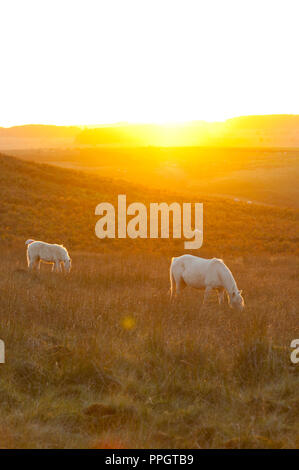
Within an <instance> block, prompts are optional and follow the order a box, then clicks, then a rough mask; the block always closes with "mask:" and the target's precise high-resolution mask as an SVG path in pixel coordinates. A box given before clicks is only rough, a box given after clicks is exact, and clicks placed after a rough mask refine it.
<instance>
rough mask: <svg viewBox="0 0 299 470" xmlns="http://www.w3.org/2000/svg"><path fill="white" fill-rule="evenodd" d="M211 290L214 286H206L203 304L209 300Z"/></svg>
mask: <svg viewBox="0 0 299 470" xmlns="http://www.w3.org/2000/svg"><path fill="white" fill-rule="evenodd" d="M211 290H212V287H206V289H205V295H204V296H203V301H202V305H205V304H206V303H207V300H208V297H209V295H210V293H211Z"/></svg>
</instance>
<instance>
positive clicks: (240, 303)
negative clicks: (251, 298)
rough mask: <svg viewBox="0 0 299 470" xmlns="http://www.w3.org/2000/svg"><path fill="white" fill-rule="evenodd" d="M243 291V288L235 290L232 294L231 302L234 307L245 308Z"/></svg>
mask: <svg viewBox="0 0 299 470" xmlns="http://www.w3.org/2000/svg"><path fill="white" fill-rule="evenodd" d="M241 294H242V291H241V290H235V291H234V292H233V293H232V294H231V295H230V303H231V306H232V307H233V308H235V309H236V310H243V308H244V306H245V304H244V299H243V297H242V295H241Z"/></svg>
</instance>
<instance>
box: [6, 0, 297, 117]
mask: <svg viewBox="0 0 299 470" xmlns="http://www.w3.org/2000/svg"><path fill="white" fill-rule="evenodd" d="M298 18H299V1H298V0H294V1H290V0H282V1H276V0H269V1H268V0H258V1H255V0H248V1H247V0H236V1H234V0H220V1H215V0H206V1H202V0H197V1H192V0H181V1H176V0H157V1H156V0H134V1H133V0H94V1H92V0H82V1H81V0H80V1H79V0H58V1H56V0H26V1H25V0H19V1H18V0H6V1H2V2H1V3H0V44H1V56H0V57H1V61H0V67H1V70H0V125H2V126H10V125H15V124H24V123H54V124H92V123H105V122H106V123H110V122H117V121H131V122H163V121H183V120H193V119H207V120H223V119H225V118H227V117H233V116H238V115H245V114H270V113H272V114H273V113H294V114H295V113H298V114H299V93H298V89H299V73H298V72H299V65H298V64H299V60H298V57H299V27H298Z"/></svg>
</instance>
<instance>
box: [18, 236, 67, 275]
mask: <svg viewBox="0 0 299 470" xmlns="http://www.w3.org/2000/svg"><path fill="white" fill-rule="evenodd" d="M25 245H27V262H28V268H29V269H34V268H37V269H40V263H41V262H42V263H47V264H52V265H53V267H52V271H54V269H55V270H56V272H61V270H62V269H61V267H62V266H63V269H64V270H65V271H66V272H68V273H69V272H70V270H71V265H72V260H71V258H70V256H69V254H68V252H67V249H66V248H65V247H64V246H62V245H56V244H52V243H45V242H41V241H35V240H32V239H29V240H27V241H26V242H25Z"/></svg>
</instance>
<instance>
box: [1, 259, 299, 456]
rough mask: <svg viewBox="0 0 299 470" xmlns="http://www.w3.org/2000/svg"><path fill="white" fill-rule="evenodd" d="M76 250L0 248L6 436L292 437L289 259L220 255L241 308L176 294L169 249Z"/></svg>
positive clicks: (294, 386) (26, 442) (273, 444)
mask: <svg viewBox="0 0 299 470" xmlns="http://www.w3.org/2000/svg"><path fill="white" fill-rule="evenodd" d="M73 260H74V269H73V271H72V273H71V274H70V275H69V276H67V277H64V276H63V275H59V274H58V275H55V274H53V273H51V272H49V268H48V267H46V266H44V267H43V269H42V271H41V272H40V273H39V274H37V273H29V272H27V270H26V269H25V260H24V253H23V252H21V251H20V252H15V251H8V252H7V253H6V256H4V257H3V258H2V268H1V272H0V293H1V295H0V311H1V330H0V331H1V337H2V339H4V341H5V344H6V364H5V365H1V384H0V398H1V400H0V402H1V404H0V406H1V410H2V411H1V416H2V420H1V429H0V431H1V447H8V448H13V447H20V448H28V447H34V448H36V447H41V448H49V447H51V448H60V447H62V448H77V447H79V448H81V447H93V448H94V447H98V448H107V447H108V448H109V447H119V448H123V447H125V448H144V447H145V448H155V447H158V448H159V447H165V448H199V447H200V448H218V447H220V448H222V447H224V448H227V447H229V448H232V447H233V448H286V447H288V448H289V447H291V448H292V447H296V446H298V444H299V441H298V437H299V436H298V430H297V424H298V409H299V407H298V405H299V402H298V377H299V376H298V370H299V369H298V366H296V365H292V364H291V362H290V352H291V350H290V343H291V340H292V339H293V338H295V337H296V336H297V337H298V333H299V331H298V319H297V311H296V306H297V304H298V290H296V274H297V269H298V268H297V264H296V260H294V259H293V258H292V257H291V256H287V257H284V256H281V257H277V258H271V257H268V258H266V257H253V258H252V259H250V260H247V261H246V263H245V262H244V261H243V260H242V259H240V258H236V257H231V258H228V259H226V262H227V263H228V264H229V266H230V267H231V269H232V271H233V273H234V274H235V275H236V278H237V280H238V284H239V285H240V286H241V287H242V288H243V289H244V297H245V301H246V304H247V307H246V310H245V311H244V312H242V313H238V312H235V311H233V310H231V309H229V308H225V309H224V310H220V308H219V306H218V304H217V300H216V296H215V298H212V299H211V301H210V305H208V306H207V307H206V308H205V309H201V308H200V303H201V300H202V297H201V294H200V293H199V292H197V291H192V290H190V291H188V290H185V292H184V293H183V294H182V296H181V298H180V299H178V301H177V303H175V304H174V305H170V303H169V297H168V288H169V285H168V267H169V259H168V257H166V256H162V255H161V256H157V257H153V256H148V255H146V254H144V255H141V254H136V255H135V256H134V255H132V254H131V255H130V256H126V254H125V253H124V252H123V253H121V252H119V253H117V254H115V256H111V255H110V254H109V255H105V254H102V255H100V254H99V255H91V254H90V253H84V252H81V253H80V252H77V253H74V254H73Z"/></svg>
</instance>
